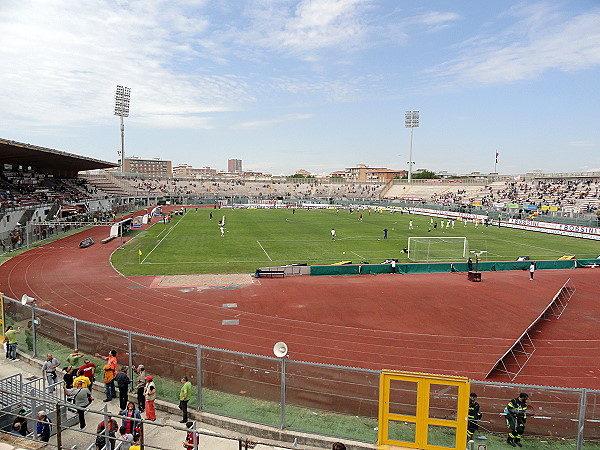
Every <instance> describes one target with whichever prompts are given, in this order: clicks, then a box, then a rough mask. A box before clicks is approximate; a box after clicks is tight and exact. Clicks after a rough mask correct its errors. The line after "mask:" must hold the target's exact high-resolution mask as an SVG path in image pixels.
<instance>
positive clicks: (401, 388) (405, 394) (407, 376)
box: [377, 370, 469, 450]
mask: <svg viewBox="0 0 600 450" xmlns="http://www.w3.org/2000/svg"><path fill="white" fill-rule="evenodd" d="M468 412H469V379H468V378H465V377H457V376H449V375H433V374H425V373H415V372H401V371H395V370H384V371H382V373H381V378H380V383H379V432H378V439H377V445H378V447H379V448H380V449H389V448H394V447H404V448H417V449H427V450H429V449H432V450H442V449H464V448H465V445H466V442H467V417H468Z"/></svg>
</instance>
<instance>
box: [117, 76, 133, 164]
mask: <svg viewBox="0 0 600 450" xmlns="http://www.w3.org/2000/svg"><path fill="white" fill-rule="evenodd" d="M130 95H131V89H130V88H128V87H125V86H120V85H117V91H116V92H115V116H119V117H120V118H121V172H122V173H125V124H124V123H123V117H129V98H130Z"/></svg>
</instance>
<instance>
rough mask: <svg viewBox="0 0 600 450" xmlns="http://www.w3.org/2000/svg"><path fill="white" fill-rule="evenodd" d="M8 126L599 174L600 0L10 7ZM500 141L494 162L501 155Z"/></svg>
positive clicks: (268, 157) (204, 158)
mask: <svg viewBox="0 0 600 450" xmlns="http://www.w3.org/2000/svg"><path fill="white" fill-rule="evenodd" d="M0 60H1V61H2V64H0V137H2V138H5V139H12V140H15V141H19V142H26V143H31V144H35V145H40V146H44V147H50V148H54V149H57V150H61V151H66V152H71V153H76V154H79V155H83V156H87V157H91V158H96V159H100V160H104V161H111V162H115V163H116V162H117V161H118V159H119V155H118V151H119V150H120V145H121V140H120V128H119V117H117V116H115V115H114V114H113V108H114V96H115V90H116V86H117V85H123V86H127V87H129V88H131V104H130V115H129V117H127V118H125V155H126V156H128V157H129V156H137V157H140V158H161V159H168V160H171V161H172V162H173V164H174V165H177V164H190V165H192V166H194V167H204V166H210V167H213V168H215V169H218V170H226V168H227V159H230V158H237V159H242V160H243V168H244V169H245V170H254V171H260V172H265V173H272V174H274V175H279V174H293V173H295V172H296V171H297V170H299V169H305V170H308V171H309V172H311V173H313V174H328V173H330V172H332V171H335V170H343V169H344V168H346V167H353V166H355V165H356V164H367V165H368V166H371V167H386V168H390V169H396V170H407V169H408V161H409V159H410V158H409V152H410V130H409V129H408V128H405V126H404V114H405V111H413V110H418V111H419V112H420V123H419V127H418V128H414V129H413V141H412V142H413V144H412V154H413V158H412V159H413V161H414V168H415V169H428V170H433V171H448V172H450V173H459V174H463V173H471V172H473V171H478V172H482V173H489V172H493V171H494V170H495V169H496V170H497V172H499V173H502V174H521V173H526V172H531V171H534V170H541V171H543V172H584V171H600V0H565V1H561V0H552V1H539V2H536V1H523V2H520V1H509V0H495V1H493V2H492V1H481V0H472V1H461V0H454V1H447V0H429V1H420V0H413V1H411V2H408V1H405V0H168V1H163V0H151V1H149V0H140V1H137V0H134V1H130V0H78V1H72V0H20V1H2V2H0ZM496 152H497V153H498V164H497V165H496V164H495V155H496Z"/></svg>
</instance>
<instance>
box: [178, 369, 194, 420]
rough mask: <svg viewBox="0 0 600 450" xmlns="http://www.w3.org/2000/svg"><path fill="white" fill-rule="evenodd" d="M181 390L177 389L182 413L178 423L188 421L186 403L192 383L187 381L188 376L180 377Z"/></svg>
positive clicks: (190, 392) (188, 399) (190, 393)
mask: <svg viewBox="0 0 600 450" xmlns="http://www.w3.org/2000/svg"><path fill="white" fill-rule="evenodd" d="M181 384H182V385H183V386H181V390H180V391H179V409H180V410H181V413H182V414H183V420H180V421H179V422H180V423H186V422H187V421H188V410H187V405H188V402H189V401H190V397H191V395H192V383H190V382H189V380H188V377H183V378H181Z"/></svg>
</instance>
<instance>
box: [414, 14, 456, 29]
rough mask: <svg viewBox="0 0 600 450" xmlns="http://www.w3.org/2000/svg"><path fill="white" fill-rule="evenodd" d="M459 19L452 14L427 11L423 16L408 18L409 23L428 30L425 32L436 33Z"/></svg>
mask: <svg viewBox="0 0 600 450" xmlns="http://www.w3.org/2000/svg"><path fill="white" fill-rule="evenodd" d="M460 19H461V16H460V15H459V14H456V13H453V12H441V11H429V12H427V13H425V14H421V15H418V16H415V17H412V18H410V20H409V22H414V23H415V24H419V25H425V26H426V27H427V28H428V30H427V31H438V30H441V29H443V28H446V27H448V26H450V24H451V23H453V22H456V21H458V20H460Z"/></svg>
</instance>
